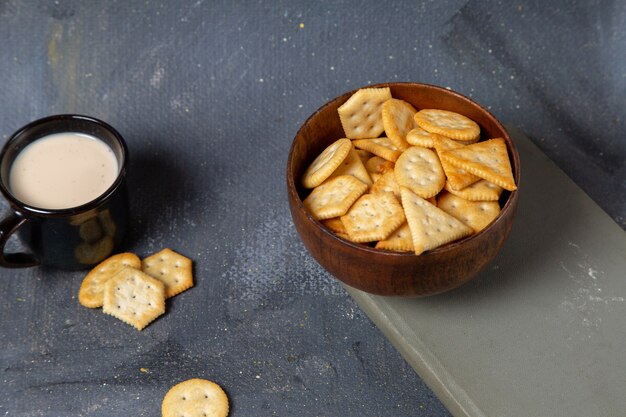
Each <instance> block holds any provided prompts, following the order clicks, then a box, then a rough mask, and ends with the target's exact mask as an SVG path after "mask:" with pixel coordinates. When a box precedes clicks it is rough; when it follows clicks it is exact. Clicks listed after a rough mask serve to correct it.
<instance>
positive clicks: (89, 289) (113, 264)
mask: <svg viewBox="0 0 626 417" xmlns="http://www.w3.org/2000/svg"><path fill="white" fill-rule="evenodd" d="M126 267H129V268H135V269H141V259H139V257H138V256H137V255H135V254H134V253H119V254H117V255H113V256H111V257H110V258H108V259H105V260H104V261H102V262H100V263H99V264H98V265H96V266H95V267H94V268H93V269H92V270H91V271H89V273H88V274H87V276H85V278H84V279H83V282H82V283H81V284H80V289H79V290H78V301H79V302H80V304H82V305H83V306H85V307H88V308H97V307H102V303H103V302H104V284H105V283H106V282H107V281H108V280H110V279H111V278H113V276H115V274H117V273H118V272H120V271H121V270H122V269H124V268H126Z"/></svg>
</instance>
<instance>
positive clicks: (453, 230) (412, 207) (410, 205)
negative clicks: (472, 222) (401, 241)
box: [400, 187, 472, 255]
mask: <svg viewBox="0 0 626 417" xmlns="http://www.w3.org/2000/svg"><path fill="white" fill-rule="evenodd" d="M400 194H401V195H402V206H403V207H404V212H405V215H406V220H407V222H408V223H409V228H410V229H411V237H412V239H413V247H414V251H415V254H416V255H419V254H421V253H422V252H424V251H427V250H431V249H435V248H437V247H439V246H441V245H444V244H446V243H449V242H453V241H455V240H457V239H461V238H463V237H465V236H468V235H470V234H471V233H472V229H471V228H470V227H468V226H466V225H465V224H463V223H462V222H461V221H459V220H457V219H455V218H454V217H453V216H451V215H449V214H448V213H446V212H445V211H443V210H441V209H439V208H437V207H435V206H433V205H432V204H430V203H429V202H428V201H426V200H424V199H423V198H421V197H419V196H417V195H416V194H414V193H413V192H412V191H411V190H409V189H408V188H406V187H401V188H400Z"/></svg>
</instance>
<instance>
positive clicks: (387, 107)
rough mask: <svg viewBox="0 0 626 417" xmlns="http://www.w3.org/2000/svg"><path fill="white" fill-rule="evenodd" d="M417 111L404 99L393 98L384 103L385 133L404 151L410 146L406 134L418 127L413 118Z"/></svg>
mask: <svg viewBox="0 0 626 417" xmlns="http://www.w3.org/2000/svg"><path fill="white" fill-rule="evenodd" d="M415 113H417V110H415V108H414V107H413V106H411V105H410V104H409V103H407V102H406V101H404V100H399V99H396V98H391V99H389V100H387V101H386V102H385V104H383V111H382V117H383V126H384V128H385V134H386V135H387V137H388V138H389V140H391V142H392V143H393V144H394V145H395V147H396V148H398V149H400V150H403V151H404V150H406V149H408V147H409V143H408V142H407V140H406V135H407V133H409V132H410V131H411V129H413V128H415V127H417V125H416V124H415V120H413V116H414V115H415Z"/></svg>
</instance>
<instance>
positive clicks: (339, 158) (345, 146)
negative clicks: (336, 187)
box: [302, 138, 352, 188]
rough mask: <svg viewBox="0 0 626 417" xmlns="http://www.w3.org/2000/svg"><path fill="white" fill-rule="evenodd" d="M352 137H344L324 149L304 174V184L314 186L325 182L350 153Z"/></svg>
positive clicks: (306, 186) (307, 186)
mask: <svg viewBox="0 0 626 417" xmlns="http://www.w3.org/2000/svg"><path fill="white" fill-rule="evenodd" d="M351 149H352V143H350V139H346V138H342V139H338V140H336V141H335V142H333V143H331V144H330V145H329V146H328V147H327V148H326V149H324V150H323V151H322V153H320V154H319V155H318V156H317V157H316V158H315V159H314V160H313V162H311V165H309V166H308V168H307V169H306V171H304V174H302V185H303V186H304V187H305V188H314V187H317V186H318V185H320V184H321V183H323V182H324V181H325V180H326V179H327V178H328V177H330V176H331V174H332V173H333V172H334V171H335V169H337V167H338V166H339V165H341V163H342V162H343V160H344V159H346V157H347V156H348V154H349V153H350V150H351Z"/></svg>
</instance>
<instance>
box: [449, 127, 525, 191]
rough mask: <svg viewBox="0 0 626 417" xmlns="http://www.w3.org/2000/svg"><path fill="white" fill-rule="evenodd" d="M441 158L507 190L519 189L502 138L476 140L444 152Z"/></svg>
mask: <svg viewBox="0 0 626 417" xmlns="http://www.w3.org/2000/svg"><path fill="white" fill-rule="evenodd" d="M441 158H442V159H443V160H445V161H447V162H449V163H450V164H452V165H454V166H456V167H459V168H462V169H464V170H466V171H469V172H471V173H472V174H474V175H477V176H479V177H481V178H484V179H486V180H487V181H489V182H492V183H494V184H497V185H499V186H500V187H502V188H504V189H505V190H509V191H514V190H516V189H517V186H516V185H515V179H514V178H513V171H512V170H511V162H510V161H509V154H508V152H507V149H506V142H505V141H504V139H502V138H495V139H489V140H486V141H483V142H476V143H473V144H471V145H467V146H465V147H463V148H459V149H453V150H450V151H447V152H443V153H442V154H441Z"/></svg>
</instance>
